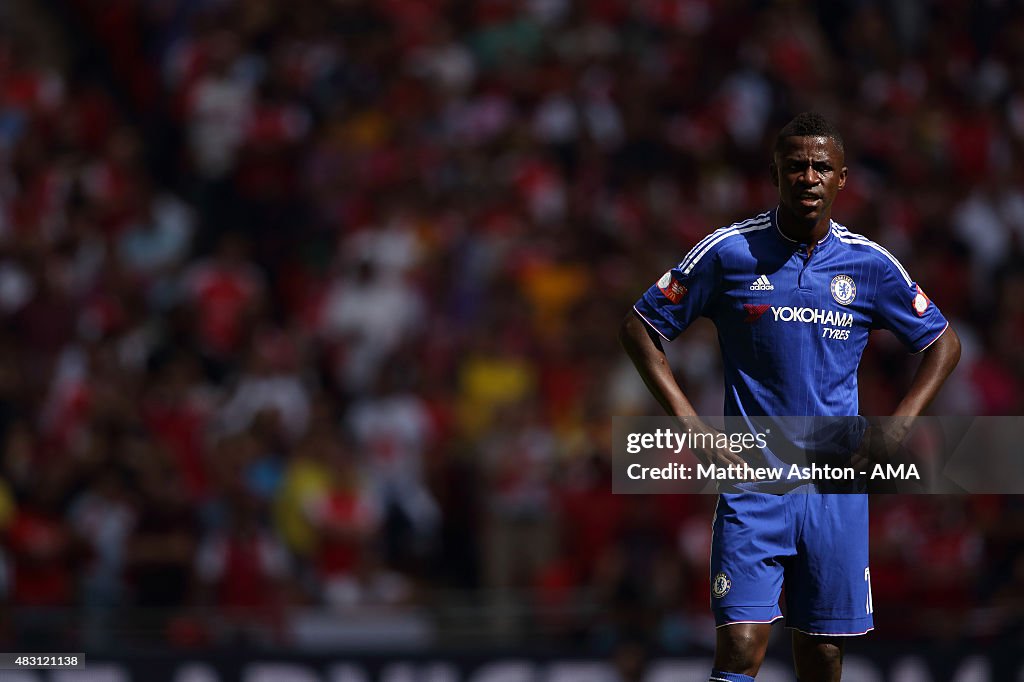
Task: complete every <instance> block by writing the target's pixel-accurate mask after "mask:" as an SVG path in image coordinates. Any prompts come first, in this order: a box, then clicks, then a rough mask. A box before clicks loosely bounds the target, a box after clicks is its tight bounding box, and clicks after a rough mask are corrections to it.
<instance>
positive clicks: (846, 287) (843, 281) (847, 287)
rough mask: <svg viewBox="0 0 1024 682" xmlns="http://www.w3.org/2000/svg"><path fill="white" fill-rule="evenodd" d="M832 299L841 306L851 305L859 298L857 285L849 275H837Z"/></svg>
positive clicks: (834, 279) (833, 285) (833, 283)
mask: <svg viewBox="0 0 1024 682" xmlns="http://www.w3.org/2000/svg"><path fill="white" fill-rule="evenodd" d="M830 288H831V289H832V298H834V299H836V303H838V304H839V305H850V304H851V303H853V299H855V298H857V285H856V284H854V283H853V278H852V277H850V276H849V275H836V276H835V277H833V278H832V286H831V287H830Z"/></svg>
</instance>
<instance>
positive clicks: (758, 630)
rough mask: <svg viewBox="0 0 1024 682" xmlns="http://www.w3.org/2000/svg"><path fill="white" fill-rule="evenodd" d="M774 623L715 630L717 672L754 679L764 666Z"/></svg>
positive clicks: (731, 626) (735, 625)
mask: <svg viewBox="0 0 1024 682" xmlns="http://www.w3.org/2000/svg"><path fill="white" fill-rule="evenodd" d="M771 631H772V626H771V624H770V623H734V624H732V625H724V626H722V627H720V628H718V629H716V630H715V663H714V667H715V670H721V671H723V672H731V673H740V674H742V675H749V676H751V677H753V676H755V675H757V671H758V670H759V669H760V667H761V663H762V662H764V654H765V651H767V650H768V638H769V637H770V636H771Z"/></svg>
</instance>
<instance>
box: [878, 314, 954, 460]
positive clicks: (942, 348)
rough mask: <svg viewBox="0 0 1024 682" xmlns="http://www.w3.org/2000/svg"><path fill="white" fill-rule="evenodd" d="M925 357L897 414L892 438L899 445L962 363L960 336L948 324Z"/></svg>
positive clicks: (892, 421)
mask: <svg viewBox="0 0 1024 682" xmlns="http://www.w3.org/2000/svg"><path fill="white" fill-rule="evenodd" d="M921 354H922V355H923V356H924V357H923V358H922V359H921V364H920V365H919V366H918V368H917V371H916V372H915V373H914V378H913V380H912V381H911V382H910V388H909V389H908V390H907V393H906V395H904V396H903V400H901V401H900V403H899V405H897V406H896V409H895V411H894V412H893V417H894V419H892V420H891V423H890V429H889V435H890V436H891V437H892V438H895V439H896V440H897V442H898V441H901V440H903V437H904V436H906V434H907V432H908V431H909V430H910V427H911V425H912V424H913V421H914V419H915V418H916V417H918V416H919V415H921V414H922V413H923V412H924V411H925V409H927V408H928V405H930V404H931V402H932V400H934V399H935V396H936V395H938V393H939V390H940V389H941V388H942V385H943V384H944V383H945V382H946V379H948V378H949V375H950V374H952V373H953V369H954V368H956V365H957V363H958V362H960V337H959V336H958V335H957V333H956V330H954V329H953V325H948V326H947V327H946V330H945V331H943V332H942V334H941V335H940V336H939V338H937V339H935V341H934V343H932V345H930V346H928V348H926V349H925V350H924V351H922V352H921Z"/></svg>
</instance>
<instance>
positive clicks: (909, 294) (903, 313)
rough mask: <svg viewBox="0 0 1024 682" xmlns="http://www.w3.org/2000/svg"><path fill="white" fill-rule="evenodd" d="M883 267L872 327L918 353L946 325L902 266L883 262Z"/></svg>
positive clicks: (935, 337) (935, 307) (930, 301)
mask: <svg viewBox="0 0 1024 682" xmlns="http://www.w3.org/2000/svg"><path fill="white" fill-rule="evenodd" d="M883 267H884V268H885V272H884V274H883V276H882V277H881V278H880V282H881V285H880V289H879V291H878V292H877V293H876V296H875V311H874V324H873V326H874V327H876V328H881V329H888V330H890V331H891V332H892V333H893V334H895V335H896V338H898V339H899V340H900V341H901V342H902V343H903V345H905V346H906V347H907V348H909V349H910V351H911V352H913V353H920V352H921V351H923V350H924V349H925V348H927V347H928V346H930V345H932V343H933V342H935V340H936V339H938V338H939V337H940V336H941V335H942V332H944V331H945V330H946V327H947V326H948V325H949V323H948V322H947V321H946V318H945V317H944V316H943V315H942V313H941V312H940V311H939V307H938V306H937V305H935V303H934V302H932V300H931V299H929V298H928V295H927V294H925V293H924V291H923V290H922V289H921V287H920V286H918V284H917V283H916V282H914V281H913V280H912V279H911V278H910V275H908V274H907V272H906V270H904V269H903V266H902V265H900V264H899V263H897V262H895V261H890V260H886V261H884V262H883Z"/></svg>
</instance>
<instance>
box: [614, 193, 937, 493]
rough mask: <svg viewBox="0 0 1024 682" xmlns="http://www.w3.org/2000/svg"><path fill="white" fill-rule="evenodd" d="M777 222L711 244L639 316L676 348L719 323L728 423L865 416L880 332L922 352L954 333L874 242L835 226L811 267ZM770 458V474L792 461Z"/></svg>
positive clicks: (758, 220)
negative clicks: (863, 396) (865, 382)
mask: <svg viewBox="0 0 1024 682" xmlns="http://www.w3.org/2000/svg"><path fill="white" fill-rule="evenodd" d="M776 216H777V210H772V211H768V212H765V213H762V214H761V215H758V216H756V217H754V218H751V219H749V220H746V221H743V222H739V223H735V224H733V225H730V226H728V227H723V228H721V229H719V230H716V231H715V232H712V233H711V234H709V235H708V236H707V237H705V238H704V239H703V240H701V241H700V242H698V243H697V245H696V246H694V247H693V248H692V249H691V250H690V252H689V253H688V254H686V257H685V258H683V260H682V261H681V262H680V263H679V264H678V265H677V266H675V267H674V268H672V269H671V270H669V271H668V272H666V273H665V274H664V275H663V276H662V278H661V279H660V280H658V282H657V283H656V284H655V285H654V286H652V287H651V288H650V289H649V290H648V291H647V292H645V293H644V295H643V296H642V297H641V298H640V300H639V301H637V303H636V305H635V306H634V308H635V310H636V312H637V313H638V314H639V315H640V316H641V317H642V318H643V319H644V320H645V321H646V322H647V323H648V324H649V325H650V326H651V327H652V328H654V329H655V330H656V331H657V332H658V334H660V335H661V336H662V337H664V338H665V339H666V340H669V341H671V340H672V339H674V338H676V337H677V336H678V335H679V334H680V333H682V332H683V330H685V329H686V328H687V327H688V326H689V325H690V324H691V323H693V321H694V320H696V319H697V318H698V317H700V316H704V317H708V318H710V319H711V320H712V321H713V322H714V324H715V326H716V327H717V329H718V339H719V344H720V346H721V351H722V362H723V366H724V375H725V377H724V378H725V415H726V416H727V417H741V418H744V419H743V421H746V422H748V424H752V421H751V419H750V418H756V417H758V416H769V417H782V416H807V417H850V416H855V415H857V412H858V399H857V367H858V365H859V364H860V359H861V355H862V353H863V352H864V347H865V346H866V345H867V340H868V335H869V334H870V332H871V330H872V329H889V330H890V331H892V332H893V333H894V334H895V335H896V336H897V338H899V339H900V341H902V342H903V344H904V345H905V346H906V347H907V348H908V349H909V350H910V351H912V352H920V351H922V350H924V349H925V348H927V347H928V346H929V345H930V344H931V343H933V342H934V341H935V340H936V339H938V337H939V336H940V335H941V334H942V332H943V331H945V329H946V326H947V324H948V323H947V321H946V319H945V318H944V317H943V315H942V313H941V312H940V311H939V309H938V307H937V306H936V305H935V304H934V303H932V302H931V301H930V300H929V299H928V297H927V296H926V295H925V293H924V292H923V291H922V290H921V288H920V287H919V286H918V285H917V284H916V283H915V282H914V281H913V280H912V279H911V277H910V275H908V274H907V271H906V270H905V269H904V268H903V266H902V265H901V264H900V263H899V261H897V260H896V258H894V257H893V256H892V254H890V253H889V252H888V251H886V250H885V249H884V248H882V247H881V246H879V245H878V244H876V243H875V242H873V241H871V240H869V239H867V238H866V237H863V236H861V235H858V234H854V233H852V232H850V231H849V230H847V229H846V228H845V227H843V226H842V225H840V224H838V223H836V222H835V221H832V223H831V226H830V229H829V231H828V233H827V234H826V235H825V237H824V238H823V239H822V240H821V241H820V242H819V243H818V244H816V245H815V247H814V249H813V250H812V251H811V253H810V255H808V253H807V245H806V244H799V243H797V242H795V241H793V240H792V239H789V238H788V237H786V236H785V235H784V234H783V233H782V232H781V231H780V230H779V228H778V225H777V222H776ZM753 421H759V422H760V423H764V422H763V420H756V419H755V420H753ZM826 432H827V430H826ZM822 433H825V432H822ZM851 435H852V434H851ZM858 438H859V434H858ZM800 445H801V446H813V443H802V444H800ZM765 454H766V458H767V460H768V461H769V462H777V461H779V460H781V461H782V462H783V463H785V462H786V461H787V460H789V459H790V458H789V457H785V456H779V457H776V456H773V455H772V453H770V452H767V453H765ZM743 487H744V488H749V489H763V488H764V486H743Z"/></svg>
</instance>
